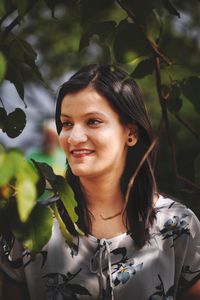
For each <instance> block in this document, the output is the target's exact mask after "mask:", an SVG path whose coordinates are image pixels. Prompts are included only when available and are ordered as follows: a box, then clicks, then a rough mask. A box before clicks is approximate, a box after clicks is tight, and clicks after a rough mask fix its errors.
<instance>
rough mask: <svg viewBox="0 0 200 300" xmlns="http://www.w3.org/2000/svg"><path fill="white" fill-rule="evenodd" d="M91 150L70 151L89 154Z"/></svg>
mask: <svg viewBox="0 0 200 300" xmlns="http://www.w3.org/2000/svg"><path fill="white" fill-rule="evenodd" d="M91 152H93V151H92V150H73V151H72V153H73V154H89V153H91Z"/></svg>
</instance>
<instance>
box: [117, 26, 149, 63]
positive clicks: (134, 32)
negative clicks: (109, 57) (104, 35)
mask: <svg viewBox="0 0 200 300" xmlns="http://www.w3.org/2000/svg"><path fill="white" fill-rule="evenodd" d="M113 51H114V54H115V58H116V60H117V61H118V62H119V63H127V62H130V61H132V60H134V59H135V58H137V57H139V56H144V55H148V54H150V53H151V49H150V46H149V44H148V42H147V40H146V38H145V36H144V34H143V33H142V31H140V30H139V28H138V27H137V26H136V25H135V24H133V23H129V22H128V21H127V20H122V21H121V22H120V24H119V25H118V26H117V28H116V36H115V40H114V44H113Z"/></svg>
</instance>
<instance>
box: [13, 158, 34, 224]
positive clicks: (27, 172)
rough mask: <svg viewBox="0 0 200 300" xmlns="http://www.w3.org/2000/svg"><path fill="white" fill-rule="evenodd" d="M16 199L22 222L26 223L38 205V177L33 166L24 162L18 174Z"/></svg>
mask: <svg viewBox="0 0 200 300" xmlns="http://www.w3.org/2000/svg"><path fill="white" fill-rule="evenodd" d="M16 179H17V181H16V199H17V208H18V213H19V217H20V220H21V221H22V222H25V221H26V220H27V218H28V217H29V215H30V213H31V211H32V209H33V207H34V206H35V204H36V196H37V190H36V182H37V180H38V175H37V173H36V171H35V169H34V168H33V166H32V165H31V164H30V163H29V162H28V161H26V160H24V161H23V162H22V163H21V165H20V169H19V170H18V172H17V173H16Z"/></svg>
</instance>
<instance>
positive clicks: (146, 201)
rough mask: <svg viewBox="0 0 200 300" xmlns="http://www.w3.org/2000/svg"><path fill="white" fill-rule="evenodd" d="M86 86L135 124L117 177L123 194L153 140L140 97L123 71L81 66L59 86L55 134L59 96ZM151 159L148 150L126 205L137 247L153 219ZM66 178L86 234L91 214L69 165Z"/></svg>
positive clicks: (124, 120) (124, 121) (122, 118)
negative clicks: (132, 139) (135, 138)
mask: <svg viewBox="0 0 200 300" xmlns="http://www.w3.org/2000/svg"><path fill="white" fill-rule="evenodd" d="M88 86H92V87H93V88H94V89H95V90H96V91H97V92H98V93H99V94H100V95H102V96H104V97H105V98H106V99H107V101H108V102H109V103H110V104H111V106H112V108H113V109H114V110H115V111H116V112H117V113H118V115H119V117H120V121H121V123H122V124H130V123H135V124H137V126H138V130H139V134H138V141H137V144H136V145H135V146H134V147H129V148H128V153H127V157H126V164H125V168H124V172H123V174H122V177H121V191H122V193H123V195H124V196H125V195H126V192H127V187H128V183H129V181H130V178H131V177H132V175H133V174H134V171H135V170H136V168H137V166H138V164H139V163H140V161H141V159H142V158H143V156H144V154H145V152H146V151H147V149H148V148H149V146H150V145H151V143H152V141H153V130H152V127H151V123H150V119H149V117H148V114H147V111H146V109H145V105H144V101H143V97H142V95H141V92H140V90H139V87H138V86H137V84H136V82H135V81H134V80H133V79H132V78H130V77H129V76H128V74H127V73H126V72H125V71H124V70H121V69H119V68H117V67H113V66H109V65H89V66H86V67H83V68H82V69H81V70H80V71H78V72H77V73H76V74H74V75H73V76H72V77H71V78H70V79H69V80H68V81H67V82H65V83H64V84H63V85H62V86H61V88H60V91H59V93H58V98H57V105H56V115H55V118H56V126H57V131H58V134H60V132H61V130H62V123H61V120H60V114H61V103H62V100H63V98H64V97H65V95H67V94H71V93H76V92H78V91H81V90H82V89H84V88H86V87H88ZM153 160H154V153H153V152H151V154H150V155H149V156H148V158H147V159H146V160H145V162H144V163H143V164H142V166H141V168H140V170H139V172H138V174H137V176H136V178H135V181H134V184H133V186H132V188H131V191H130V193H129V198H128V203H127V207H126V216H127V217H126V226H127V227H129V230H130V233H131V236H132V238H133V239H134V242H135V245H136V246H137V247H138V248H141V247H142V246H143V245H144V244H145V243H146V241H148V239H149V228H150V226H151V225H152V224H153V221H154V218H155V213H154V208H153V198H154V193H155V180H154V174H153V171H152V169H153V168H152V165H153ZM66 177H67V180H68V182H69V184H70V185H71V187H72V189H73V191H74V194H75V198H76V200H77V202H78V208H77V213H78V216H79V220H78V225H79V226H80V228H81V229H82V230H83V231H84V232H85V233H90V228H91V216H90V213H89V212H88V210H87V207H86V205H85V200H84V198H85V196H84V192H83V191H82V189H81V186H80V181H79V178H78V177H77V176H75V175H74V174H73V173H72V171H71V169H70V166H68V168H67V172H66ZM61 208H62V216H63V218H64V219H65V222H66V223H67V225H68V228H69V229H70V228H71V232H72V234H75V231H74V230H73V226H71V225H72V224H70V221H68V220H69V218H68V216H67V212H66V211H65V212H64V211H63V207H62V204H59V209H61Z"/></svg>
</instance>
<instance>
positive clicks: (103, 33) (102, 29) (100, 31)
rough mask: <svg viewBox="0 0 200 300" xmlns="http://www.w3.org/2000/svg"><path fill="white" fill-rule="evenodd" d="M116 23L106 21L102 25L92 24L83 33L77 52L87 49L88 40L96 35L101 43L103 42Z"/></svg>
mask: <svg viewBox="0 0 200 300" xmlns="http://www.w3.org/2000/svg"><path fill="white" fill-rule="evenodd" d="M115 26H116V23H115V22H114V21H107V22H102V23H94V24H92V26H90V27H89V29H88V30H87V31H86V32H84V33H83V35H82V37H81V39H80V45H79V51H81V50H82V49H83V48H85V47H87V46H88V45H89V43H90V38H91V37H92V36H93V35H94V34H97V35H98V36H99V38H100V40H101V41H103V42H104V41H105V40H106V39H107V38H108V37H109V35H110V34H111V33H112V32H113V30H114V28H115Z"/></svg>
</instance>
